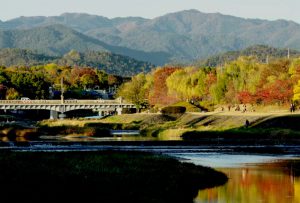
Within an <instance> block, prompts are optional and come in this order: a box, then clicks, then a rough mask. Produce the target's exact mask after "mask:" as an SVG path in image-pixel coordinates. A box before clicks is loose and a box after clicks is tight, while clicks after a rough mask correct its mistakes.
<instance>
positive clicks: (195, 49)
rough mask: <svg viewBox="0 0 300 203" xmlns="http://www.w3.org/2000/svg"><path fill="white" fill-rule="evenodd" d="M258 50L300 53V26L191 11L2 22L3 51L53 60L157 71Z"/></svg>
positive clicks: (74, 15)
mask: <svg viewBox="0 0 300 203" xmlns="http://www.w3.org/2000/svg"><path fill="white" fill-rule="evenodd" d="M255 44H265V45H269V46H273V47H282V48H287V47H289V48H292V49H295V50H300V25H299V24H297V23H295V22H293V21H286V20H276V21H268V20H260V19H244V18H239V17H234V16H228V15H222V14H219V13H202V12H200V11H198V10H185V11H180V12H176V13H170V14H166V15H164V16H160V17H157V18H154V19H145V18H140V17H123V18H112V19H109V18H106V17H102V16H96V15H89V14H81V13H65V14H62V15H60V16H52V17H43V16H38V17H19V18H16V19H12V20H9V21H5V22H1V21H0V48H29V49H34V50H38V51H40V52H42V53H45V54H48V55H59V54H65V53H67V52H69V51H70V50H72V49H76V50H78V51H80V52H84V51H87V50H97V51H99V50H101V51H103V50H105V51H110V52H114V53H117V54H122V55H126V56H130V57H133V58H136V59H138V60H143V61H149V62H152V63H153V64H156V65H162V64H165V63H169V62H189V61H191V60H198V59H204V58H206V57H208V56H211V55H214V54H218V53H222V52H226V51H236V50H240V49H244V48H246V47H249V46H251V45H255Z"/></svg>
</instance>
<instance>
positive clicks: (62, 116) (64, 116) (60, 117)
mask: <svg viewBox="0 0 300 203" xmlns="http://www.w3.org/2000/svg"><path fill="white" fill-rule="evenodd" d="M58 117H59V119H61V120H63V119H64V118H66V117H67V115H66V114H64V113H61V114H59V115H58Z"/></svg>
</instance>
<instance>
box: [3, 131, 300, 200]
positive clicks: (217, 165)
mask: <svg viewBox="0 0 300 203" xmlns="http://www.w3.org/2000/svg"><path fill="white" fill-rule="evenodd" d="M130 133H133V134H134V132H130ZM130 133H129V134H130ZM136 140H138V141H136ZM116 141H122V142H116ZM128 141H129V142H128ZM169 143H171V144H169ZM268 147H270V146H244V147H242V148H241V146H239V148H241V149H240V151H236V150H235V149H236V148H237V146H229V145H226V146H211V145H200V144H190V143H184V142H180V141H179V142H178V141H177V142H175V143H172V142H158V141H156V140H155V139H154V140H149V139H146V138H142V137H138V136H137V137H134V136H132V135H125V136H124V135H120V136H114V137H110V138H86V137H77V138H74V137H73V138H72V139H70V140H68V139H65V138H63V139H61V138H60V137H58V138H57V139H53V137H52V138H51V139H50V138H47V137H45V138H44V139H41V140H38V141H27V142H1V143H0V150H1V149H2V150H12V151H100V150H136V151H149V152H154V153H160V154H166V155H170V156H173V157H175V158H178V159H179V160H180V161H182V162H191V163H194V164H196V165H202V166H208V167H212V168H214V169H216V170H218V171H222V172H224V173H225V174H227V176H228V177H229V181H228V182H227V183H226V184H225V185H223V186H220V187H215V188H211V189H206V190H200V191H199V193H198V195H197V197H195V199H194V202H195V203H207V202H209V203H253V202H265V203H277V202H278V203H285V202H287V203H300V177H296V176H294V169H293V168H292V167H291V166H287V164H286V163H287V162H290V161H293V160H299V159H300V158H299V157H300V153H299V149H300V147H299V146H275V147H276V148H278V149H280V150H281V152H283V153H277V154H272V153H269V154H265V153H264V154H254V153H253V152H255V151H256V149H257V150H259V151H261V149H262V148H268ZM249 148H251V150H250V151H251V153H245V152H244V151H245V150H243V149H249Z"/></svg>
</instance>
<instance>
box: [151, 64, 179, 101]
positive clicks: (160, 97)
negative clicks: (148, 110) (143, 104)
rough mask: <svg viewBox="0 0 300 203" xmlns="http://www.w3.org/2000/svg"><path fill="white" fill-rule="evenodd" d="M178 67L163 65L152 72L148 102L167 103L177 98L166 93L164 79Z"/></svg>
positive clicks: (166, 88)
mask: <svg viewBox="0 0 300 203" xmlns="http://www.w3.org/2000/svg"><path fill="white" fill-rule="evenodd" d="M178 69H179V68H174V67H165V68H162V69H158V70H157V71H156V72H155V73H154V76H153V78H154V81H153V90H152V93H151V94H150V95H149V102H150V104H152V105H156V104H162V105H168V104H171V103H174V102H175V101H176V100H177V99H176V97H175V96H172V95H168V87H167V84H166V79H167V78H168V77H169V76H170V75H171V74H172V73H174V72H175V71H176V70H178Z"/></svg>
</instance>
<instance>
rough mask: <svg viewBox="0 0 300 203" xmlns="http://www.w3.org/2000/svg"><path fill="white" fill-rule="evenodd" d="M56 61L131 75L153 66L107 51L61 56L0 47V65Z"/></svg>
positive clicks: (147, 70)
mask: <svg viewBox="0 0 300 203" xmlns="http://www.w3.org/2000/svg"><path fill="white" fill-rule="evenodd" d="M48 63H56V64H58V65H64V66H82V67H86V66H88V67H94V68H98V69H100V70H104V71H105V72H107V73H109V74H116V75H120V76H132V75H135V74H137V73H140V72H149V71H150V70H151V69H152V68H154V66H153V65H152V64H150V63H148V62H143V61H137V60H135V59H133V58H130V57H126V56H122V55H118V54H113V53H109V52H99V51H87V52H84V53H80V52H78V51H75V50H71V51H70V52H69V53H67V54H65V55H63V56H48V55H45V54H40V53H38V52H36V51H31V50H25V49H16V48H14V49H9V48H6V49H0V66H7V67H8V66H35V65H44V64H48Z"/></svg>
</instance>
